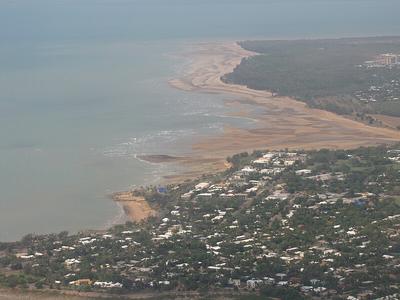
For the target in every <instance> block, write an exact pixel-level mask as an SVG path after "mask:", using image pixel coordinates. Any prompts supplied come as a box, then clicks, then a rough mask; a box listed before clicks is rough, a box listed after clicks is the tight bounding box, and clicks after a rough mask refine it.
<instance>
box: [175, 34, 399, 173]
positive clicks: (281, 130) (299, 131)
mask: <svg viewBox="0 0 400 300" xmlns="http://www.w3.org/2000/svg"><path fill="white" fill-rule="evenodd" d="M187 55H188V56H189V57H190V59H191V61H192V62H193V63H192V64H191V66H190V67H189V68H188V69H187V70H186V72H185V74H183V76H182V78H180V79H173V80H171V81H170V84H171V85H172V86H174V87H175V88H178V89H182V90H186V91H193V92H205V93H221V94H223V95H226V96H227V100H228V99H230V100H229V101H227V105H230V106H234V107H236V111H237V112H236V113H234V114H235V115H239V116H241V117H247V118H251V119H253V120H255V123H256V124H255V125H256V126H255V128H234V127H230V126H226V127H225V128H224V132H223V134H219V135H215V136H211V137H204V138H203V139H201V140H198V141H195V142H194V144H193V147H192V148H193V156H192V157H191V159H189V160H187V161H186V164H191V165H192V168H194V169H195V170H203V171H205V170H210V171H212V170H214V169H215V167H221V166H222V167H223V161H224V159H225V158H226V157H227V156H229V155H232V154H235V153H239V152H242V151H252V150H254V149H283V148H289V149H318V148H345V149H349V148H355V147H359V146H373V145H379V144H388V143H389V144H390V143H394V142H396V141H399V140H400V131H397V130H393V129H389V128H379V127H372V126H367V125H365V124H363V123H360V122H357V121H354V120H351V119H348V118H345V117H343V116H340V115H336V114H334V113H331V112H328V111H324V110H319V109H312V108H309V107H307V105H306V104H305V103H303V102H300V101H296V100H294V99H291V98H288V97H279V96H274V97H273V96H272V94H271V93H270V92H268V91H258V90H252V89H249V88H247V87H245V86H241V85H233V84H226V83H224V82H222V81H221V77H222V76H223V75H225V74H227V73H230V72H232V71H233V70H234V68H235V67H236V66H237V65H238V64H240V62H241V60H242V59H244V58H247V57H250V56H252V55H257V54H256V53H254V52H250V51H247V50H244V49H243V48H241V47H240V46H239V45H238V44H237V43H235V42H229V43H204V44H199V45H197V47H196V48H195V49H194V50H193V51H191V52H189V53H188V54H187ZM232 99H235V100H234V101H232ZM249 105H250V106H251V109H250V110H249V109H248V107H249ZM201 161H206V162H207V163H206V164H205V165H203V167H199V166H196V164H197V163H201ZM212 161H213V164H212V166H214V167H212V168H210V167H209V164H210V163H211V162H212ZM192 172H193V169H192ZM194 173H196V172H194ZM199 175H200V174H199Z"/></svg>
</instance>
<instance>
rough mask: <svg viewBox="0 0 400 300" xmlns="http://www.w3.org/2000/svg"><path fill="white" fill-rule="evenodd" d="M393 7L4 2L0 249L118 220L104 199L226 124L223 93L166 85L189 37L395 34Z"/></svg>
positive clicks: (216, 1)
mask: <svg viewBox="0 0 400 300" xmlns="http://www.w3.org/2000/svg"><path fill="white" fill-rule="evenodd" d="M399 11H400V3H399V1H398V0H335V1H333V0H332V1H330V0H279V1H278V0H248V1H242V0H201V1H199V0H85V1H82V0H32V1H31V0H26V1H23V0H14V1H12V0H3V1H0V241H9V240H15V239H18V238H20V237H22V236H23V235H24V234H27V233H30V232H35V233H45V232H57V231H61V230H68V231H72V232H73V231H76V230H80V229H88V228H91V229H98V228H104V227H106V226H109V225H111V224H112V223H114V222H118V221H120V220H121V211H120V210H119V208H118V206H116V205H115V203H113V202H112V201H111V200H110V199H109V197H108V196H109V195H110V194H111V193H112V192H115V191H120V190H126V189H129V188H132V187H134V186H139V185H145V184H151V183H155V182H157V180H158V179H159V178H160V176H162V175H163V174H165V172H167V171H168V170H166V169H165V168H168V166H163V165H161V166H160V165H155V164H149V163H146V162H144V161H141V160H139V159H138V157H137V156H138V155H140V154H171V155H179V154H182V153H188V152H190V145H191V142H192V141H193V140H194V139H195V138H196V137H197V136H198V135H204V134H215V133H216V132H221V130H222V127H223V125H224V124H226V122H230V123H237V122H241V123H246V122H249V121H248V120H238V119H234V118H226V117H224V113H225V112H226V107H225V106H224V103H223V101H224V100H225V99H226V97H224V96H223V95H214V94H201V93H193V92H184V91H179V90H176V89H174V88H172V87H170V86H169V85H168V80H169V79H171V78H174V77H176V76H179V73H180V72H181V71H182V69H183V68H184V67H185V65H186V64H187V63H188V61H186V60H185V58H184V57H183V56H180V55H179V53H181V52H182V51H184V49H187V48H188V47H191V46H190V45H192V44H195V43H197V42H199V41H209V40H227V39H229V40H241V39H252V38H270V39H273V38H315V37H339V36H371V35H393V34H397V33H398V32H399V29H400V18H398V12H399Z"/></svg>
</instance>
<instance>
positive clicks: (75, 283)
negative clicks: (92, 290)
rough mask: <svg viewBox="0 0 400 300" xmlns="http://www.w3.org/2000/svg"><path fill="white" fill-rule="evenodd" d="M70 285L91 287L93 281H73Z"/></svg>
mask: <svg viewBox="0 0 400 300" xmlns="http://www.w3.org/2000/svg"><path fill="white" fill-rule="evenodd" d="M69 284H70V285H74V286H85V285H91V284H92V281H91V280H90V279H78V280H74V281H71V282H70V283H69Z"/></svg>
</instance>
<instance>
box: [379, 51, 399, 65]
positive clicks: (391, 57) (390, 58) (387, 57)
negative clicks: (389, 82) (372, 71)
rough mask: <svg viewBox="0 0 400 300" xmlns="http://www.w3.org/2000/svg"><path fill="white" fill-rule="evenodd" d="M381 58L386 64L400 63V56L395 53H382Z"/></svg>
mask: <svg viewBox="0 0 400 300" xmlns="http://www.w3.org/2000/svg"><path fill="white" fill-rule="evenodd" d="M380 59H381V61H382V64H384V65H386V66H391V65H396V64H398V61H399V56H398V55H397V54H393V53H386V54H382V55H380Z"/></svg>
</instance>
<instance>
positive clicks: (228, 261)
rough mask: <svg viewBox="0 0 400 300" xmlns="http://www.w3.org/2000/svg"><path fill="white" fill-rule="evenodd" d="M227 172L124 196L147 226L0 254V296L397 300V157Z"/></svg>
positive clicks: (338, 158) (260, 156)
mask: <svg viewBox="0 0 400 300" xmlns="http://www.w3.org/2000/svg"><path fill="white" fill-rule="evenodd" d="M229 161H230V162H231V163H232V164H233V165H232V168H231V169H230V170H228V171H226V172H224V173H221V174H215V175H212V176H204V177H203V178H201V179H198V180H195V181H191V182H184V183H182V184H179V185H170V186H168V187H166V188H162V189H160V188H157V187H149V188H143V189H140V190H137V191H135V193H136V194H138V195H144V196H145V197H146V198H147V199H149V200H151V199H152V201H153V202H152V203H153V204H154V205H157V206H158V207H159V208H160V211H159V216H157V217H153V218H151V219H149V220H147V221H146V222H143V223H132V222H127V223H126V224H121V225H117V226H114V227H112V228H110V229H109V230H107V231H105V232H89V233H79V234H74V235H69V234H68V233H66V232H62V233H60V234H49V235H39V236H36V235H27V236H26V237H24V238H23V239H21V240H20V241H18V242H14V243H0V285H1V286H3V287H8V288H16V287H17V288H24V289H31V290H42V289H44V290H48V289H54V290H57V289H61V290H77V291H96V292H99V293H102V292H103V293H113V294H115V295H125V294H127V293H133V292H138V291H142V292H143V291H148V292H164V293H171V294H174V293H196V295H204V298H205V299H207V297H208V298H210V299H211V298H213V297H212V295H216V294H221V293H228V294H229V295H230V298H235V297H236V298H238V299H268V298H271V299H277V298H279V299H349V298H348V297H349V296H353V297H358V298H361V297H364V298H365V299H370V298H371V299H372V298H374V299H376V298H379V297H384V296H389V295H391V296H392V297H394V298H393V299H396V297H397V296H398V293H399V292H400V291H399V290H400V286H399V284H398V278H399V276H400V267H399V266H400V203H399V199H400V189H399V183H400V172H399V170H400V164H399V161H400V150H398V148H397V146H396V147H392V148H387V147H383V146H382V147H374V148H359V149H355V150H346V151H345V150H337V151H331V150H327V149H323V150H319V151H309V152H303V151H298V152H289V151H272V152H270V151H255V152H254V153H252V154H248V153H241V154H238V155H235V156H233V157H231V158H229ZM160 190H161V191H162V192H161V193H160ZM193 295H194V294H193ZM199 297H200V296H199ZM387 299H389V298H387Z"/></svg>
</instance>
